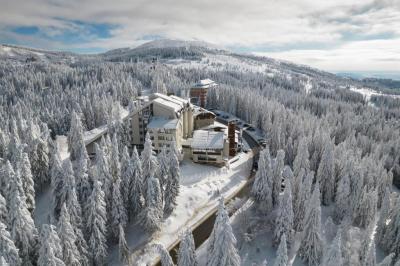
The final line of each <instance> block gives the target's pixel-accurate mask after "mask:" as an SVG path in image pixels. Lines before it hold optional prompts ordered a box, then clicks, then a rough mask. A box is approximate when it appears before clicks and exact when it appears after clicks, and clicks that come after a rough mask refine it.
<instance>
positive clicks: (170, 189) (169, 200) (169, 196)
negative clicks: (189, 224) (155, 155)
mask: <svg viewBox="0 0 400 266" xmlns="http://www.w3.org/2000/svg"><path fill="white" fill-rule="evenodd" d="M169 156H170V162H169V166H168V167H167V168H168V172H167V181H166V187H165V193H164V196H165V200H164V213H165V214H167V215H168V214H170V213H171V212H172V211H173V210H174V208H175V206H176V204H177V203H176V198H177V197H178V194H179V188H180V186H179V181H180V179H181V171H180V169H179V160H178V158H177V157H176V156H175V155H174V154H173V153H172V152H171V153H170V155H169Z"/></svg>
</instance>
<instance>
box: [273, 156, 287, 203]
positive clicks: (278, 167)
mask: <svg viewBox="0 0 400 266" xmlns="http://www.w3.org/2000/svg"><path fill="white" fill-rule="evenodd" d="M284 166H285V152H284V151H283V150H278V151H277V154H276V158H275V160H274V164H273V173H274V176H273V188H272V205H273V206H274V207H275V206H278V204H279V194H280V193H281V186H282V173H283V168H284Z"/></svg>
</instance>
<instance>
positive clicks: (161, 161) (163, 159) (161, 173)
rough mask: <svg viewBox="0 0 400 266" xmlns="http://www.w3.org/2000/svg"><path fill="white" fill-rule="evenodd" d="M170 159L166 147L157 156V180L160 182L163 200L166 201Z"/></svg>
mask: <svg viewBox="0 0 400 266" xmlns="http://www.w3.org/2000/svg"><path fill="white" fill-rule="evenodd" d="M170 160H171V159H170V158H169V154H167V148H166V146H165V145H164V146H163V147H162V148H161V152H160V153H159V154H158V156H157V161H158V165H159V168H158V172H157V178H158V180H159V182H160V188H161V192H162V194H161V195H162V198H163V200H164V190H166V188H165V186H166V182H167V180H168V178H169V176H168V175H169V166H170Z"/></svg>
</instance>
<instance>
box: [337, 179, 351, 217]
mask: <svg viewBox="0 0 400 266" xmlns="http://www.w3.org/2000/svg"><path fill="white" fill-rule="evenodd" d="M349 206H350V178H349V175H348V174H347V173H345V174H344V175H343V176H342V177H341V178H340V179H339V184H338V187H337V191H336V199H335V209H334V216H333V217H334V220H335V221H336V222H340V221H341V220H342V219H343V218H344V217H346V216H347V215H350V208H349Z"/></svg>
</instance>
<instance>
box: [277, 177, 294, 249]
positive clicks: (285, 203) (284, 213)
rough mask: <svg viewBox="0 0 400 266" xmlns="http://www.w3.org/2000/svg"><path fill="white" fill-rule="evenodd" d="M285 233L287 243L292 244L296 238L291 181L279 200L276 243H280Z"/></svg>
mask: <svg viewBox="0 0 400 266" xmlns="http://www.w3.org/2000/svg"><path fill="white" fill-rule="evenodd" d="M284 234H285V239H287V244H288V245H289V246H290V244H291V243H292V241H293V238H294V230H293V209H292V190H291V187H290V182H288V183H287V184H286V187H285V190H284V192H283V196H282V198H281V200H280V201H279V208H278V215H277V218H276V223H275V231H274V240H273V241H274V243H275V244H276V245H278V243H279V242H280V241H281V239H282V235H284ZM286 236H287V238H286Z"/></svg>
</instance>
